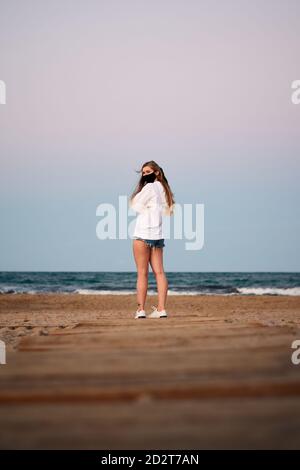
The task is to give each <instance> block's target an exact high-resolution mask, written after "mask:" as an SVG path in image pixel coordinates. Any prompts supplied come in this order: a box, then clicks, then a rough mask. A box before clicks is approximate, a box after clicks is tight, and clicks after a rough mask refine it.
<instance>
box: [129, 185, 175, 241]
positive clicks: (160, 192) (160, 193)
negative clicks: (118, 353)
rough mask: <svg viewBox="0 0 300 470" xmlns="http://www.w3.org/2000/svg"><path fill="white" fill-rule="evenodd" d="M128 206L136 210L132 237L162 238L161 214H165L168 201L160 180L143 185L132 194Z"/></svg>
mask: <svg viewBox="0 0 300 470" xmlns="http://www.w3.org/2000/svg"><path fill="white" fill-rule="evenodd" d="M130 207H131V208H132V209H133V210H134V211H136V212H138V216H137V218H136V224H135V228H134V232H133V237H141V238H146V239H149V240H159V239H161V238H164V235H163V231H162V215H166V214H167V209H168V203H167V199H166V195H165V190H164V187H163V185H162V183H161V182H160V181H154V182H153V183H147V184H146V185H145V186H143V188H142V189H141V191H140V192H139V193H137V194H136V195H135V196H134V198H133V200H132V201H131V203H130Z"/></svg>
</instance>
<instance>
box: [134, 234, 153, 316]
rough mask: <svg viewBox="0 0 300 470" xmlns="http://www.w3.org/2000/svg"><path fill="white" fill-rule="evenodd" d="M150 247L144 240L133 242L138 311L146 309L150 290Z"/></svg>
mask: <svg viewBox="0 0 300 470" xmlns="http://www.w3.org/2000/svg"><path fill="white" fill-rule="evenodd" d="M150 249H151V248H150V247H149V246H147V244H146V243H145V242H144V241H143V240H133V254H134V259H135V264H136V267H137V283H136V288H137V304H138V308H137V310H144V309H145V302H146V296H147V289H148V273H149V259H150Z"/></svg>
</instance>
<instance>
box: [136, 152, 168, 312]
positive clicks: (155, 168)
mask: <svg viewBox="0 0 300 470" xmlns="http://www.w3.org/2000/svg"><path fill="white" fill-rule="evenodd" d="M138 173H142V176H141V178H140V180H139V182H138V184H137V187H136V189H135V190H134V192H133V194H132V196H131V197H130V202H129V205H130V207H132V209H134V210H135V211H136V212H138V216H137V219H136V225H135V229H134V233H133V238H134V240H133V253H134V259H135V263H136V267H137V310H136V312H135V318H146V312H145V302H146V296H147V290H148V273H149V263H150V265H151V268H152V271H153V273H154V275H155V278H156V284H157V292H158V306H157V307H154V306H152V308H153V312H152V313H151V314H150V315H149V317H150V318H166V317H167V312H166V310H165V308H166V300H167V292H168V280H167V278H166V275H165V272H164V268H163V247H164V246H165V243H164V238H163V234H162V215H172V214H173V211H174V207H173V206H174V203H175V201H174V195H173V193H172V191H171V188H170V186H169V184H168V180H167V178H166V177H165V175H164V172H163V169H162V168H161V167H160V166H159V165H158V164H157V163H156V162H155V161H154V160H151V161H149V162H146V163H144V164H143V166H142V169H141V170H140V171H139V172H138Z"/></svg>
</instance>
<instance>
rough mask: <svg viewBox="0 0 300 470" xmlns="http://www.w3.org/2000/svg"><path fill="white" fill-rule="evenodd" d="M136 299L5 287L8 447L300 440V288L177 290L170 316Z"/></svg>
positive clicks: (289, 444) (2, 388)
mask: <svg viewBox="0 0 300 470" xmlns="http://www.w3.org/2000/svg"><path fill="white" fill-rule="evenodd" d="M153 300H155V299H153ZM120 305H124V306H125V308H122V309H120ZM134 307H135V298H134V296H122V297H120V296H118V299H116V296H106V297H105V298H104V297H102V296H101V298H100V296H78V295H61V296H57V295H37V296H30V295H23V296H22V295H14V296H12V295H10V296H9V295H5V296H0V312H1V313H0V339H4V341H6V342H7V343H8V351H7V364H6V365H4V366H0V420H1V431H0V447H1V448H35V449H41V448H42V449H46V448H53V449H54V448H75V449H76V448H77V449H84V448H85V449H88V448H97V449H203V448H209V449H216V448H277V449H280V448H299V447H300V365H299V366H296V365H293V364H292V362H291V354H292V349H291V343H292V342H293V341H294V340H295V339H300V326H299V325H300V298H299V297H276V298H274V297H270V296H262V297H254V296H249V297H241V296H234V297H230V296H229V297H219V296H205V297H204V296H195V297H192V298H191V297H190V296H180V297H179V296H176V297H175V296H174V297H169V300H168V311H169V312H171V313H170V316H169V317H168V318H167V319H149V318H147V319H140V320H135V319H134V318H133V314H132V312H133V311H134Z"/></svg>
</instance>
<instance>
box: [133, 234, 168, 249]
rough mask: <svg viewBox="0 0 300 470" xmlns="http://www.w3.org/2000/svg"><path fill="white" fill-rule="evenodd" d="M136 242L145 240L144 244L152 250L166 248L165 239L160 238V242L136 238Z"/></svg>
mask: <svg viewBox="0 0 300 470" xmlns="http://www.w3.org/2000/svg"><path fill="white" fill-rule="evenodd" d="M135 239H136V240H143V242H145V243H147V245H148V246H150V248H163V247H164V246H165V239H164V238H160V239H159V240H149V238H140V237H135Z"/></svg>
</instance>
